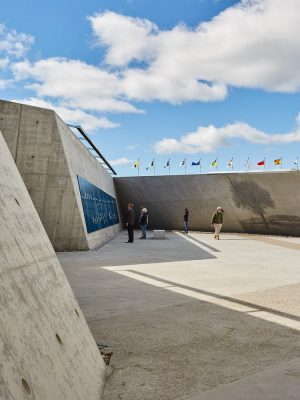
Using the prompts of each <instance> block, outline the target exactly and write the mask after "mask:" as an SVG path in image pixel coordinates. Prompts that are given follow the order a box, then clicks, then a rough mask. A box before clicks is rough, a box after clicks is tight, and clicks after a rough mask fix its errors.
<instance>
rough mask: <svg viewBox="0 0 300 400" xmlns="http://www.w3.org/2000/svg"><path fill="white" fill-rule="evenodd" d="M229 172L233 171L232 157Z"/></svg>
mask: <svg viewBox="0 0 300 400" xmlns="http://www.w3.org/2000/svg"><path fill="white" fill-rule="evenodd" d="M231 171H233V157H232V158H231Z"/></svg>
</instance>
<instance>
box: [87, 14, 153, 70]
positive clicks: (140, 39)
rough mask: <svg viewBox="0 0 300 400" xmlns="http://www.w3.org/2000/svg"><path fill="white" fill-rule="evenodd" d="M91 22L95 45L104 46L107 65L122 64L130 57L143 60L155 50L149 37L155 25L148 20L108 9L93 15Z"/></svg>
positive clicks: (150, 56) (130, 59)
mask: <svg viewBox="0 0 300 400" xmlns="http://www.w3.org/2000/svg"><path fill="white" fill-rule="evenodd" d="M88 19H89V20H90V22H91V25H92V29H93V32H94V35H95V37H96V44H98V45H100V46H106V47H107V53H106V57H105V60H106V62H107V63H108V64H111V65H118V66H121V65H126V64H128V63H129V62H130V61H132V60H139V61H141V60H147V59H151V58H152V52H155V51H156V46H155V43H154V40H153V37H154V35H155V34H156V33H157V32H158V27H157V26H156V25H155V24H154V23H152V22H151V21H149V20H146V19H140V18H132V17H125V16H122V15H119V14H116V13H114V12H111V11H107V12H104V13H99V14H95V15H94V16H92V17H89V18H88Z"/></svg>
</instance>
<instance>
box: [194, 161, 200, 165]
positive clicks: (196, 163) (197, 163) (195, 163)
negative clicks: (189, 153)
mask: <svg viewBox="0 0 300 400" xmlns="http://www.w3.org/2000/svg"><path fill="white" fill-rule="evenodd" d="M192 165H200V160H199V161H198V162H194V161H193V162H192Z"/></svg>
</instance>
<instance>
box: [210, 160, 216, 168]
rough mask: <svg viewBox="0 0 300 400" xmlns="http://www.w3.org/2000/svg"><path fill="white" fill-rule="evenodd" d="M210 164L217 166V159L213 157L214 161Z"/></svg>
mask: <svg viewBox="0 0 300 400" xmlns="http://www.w3.org/2000/svg"><path fill="white" fill-rule="evenodd" d="M210 165H211V167H217V166H218V160H217V159H215V161H213V162H212V163H211V164H210Z"/></svg>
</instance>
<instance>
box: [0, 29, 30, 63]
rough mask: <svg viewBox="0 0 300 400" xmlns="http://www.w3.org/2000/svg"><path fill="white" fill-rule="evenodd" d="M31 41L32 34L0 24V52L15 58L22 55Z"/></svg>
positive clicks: (28, 47)
mask: <svg viewBox="0 0 300 400" xmlns="http://www.w3.org/2000/svg"><path fill="white" fill-rule="evenodd" d="M33 42H34V38H33V36H31V35H28V34H26V33H18V32H16V31H15V30H8V29H7V28H6V27H5V25H3V24H0V54H1V53H3V54H6V55H8V56H11V57H16V58H19V57H23V56H24V55H25V54H26V53H27V52H28V50H29V49H30V47H31V45H32V43H33Z"/></svg>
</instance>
